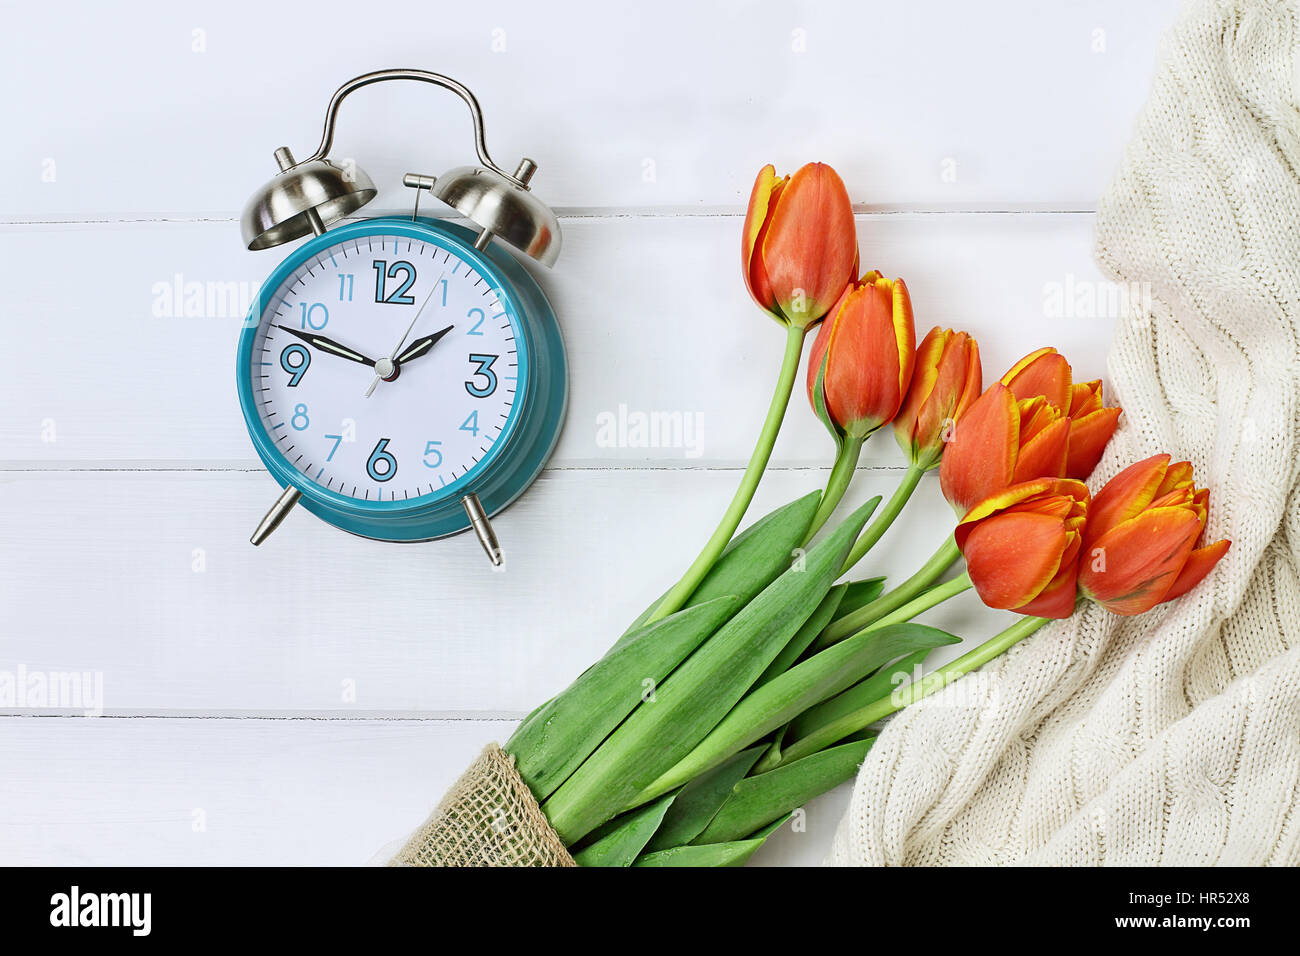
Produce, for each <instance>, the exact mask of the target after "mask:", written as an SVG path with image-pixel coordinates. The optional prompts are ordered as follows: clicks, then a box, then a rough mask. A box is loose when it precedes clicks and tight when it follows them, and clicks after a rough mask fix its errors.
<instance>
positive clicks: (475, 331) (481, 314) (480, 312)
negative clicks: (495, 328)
mask: <svg viewBox="0 0 1300 956" xmlns="http://www.w3.org/2000/svg"><path fill="white" fill-rule="evenodd" d="M443 281H444V282H445V281H446V280H445V279H444V280H443ZM442 304H443V305H446V304H447V303H446V302H443V303H442ZM475 313H477V314H478V321H477V322H475V323H474V325H473V326H472V327H471V328H470V330H469V331H468V332H466V333H465V334H466V335H482V334H483V333H482V332H480V331H479V330H478V327H479V326H480V325H482V324H483V321H484V320H485V319H486V318H487V313H486V312H484V311H483V310H482V309H470V310H469V312H468V313H467V314H466V316H465V318H467V319H472V318H474V315H475Z"/></svg>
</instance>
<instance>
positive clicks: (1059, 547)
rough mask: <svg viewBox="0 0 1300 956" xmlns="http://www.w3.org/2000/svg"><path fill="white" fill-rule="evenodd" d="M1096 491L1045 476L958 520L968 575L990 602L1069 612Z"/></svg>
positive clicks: (1027, 610)
mask: <svg viewBox="0 0 1300 956" xmlns="http://www.w3.org/2000/svg"><path fill="white" fill-rule="evenodd" d="M1087 514H1088V488H1087V486H1086V485H1085V484H1084V483H1083V482H1081V481H1074V480H1073V479H1069V478H1037V479H1035V480H1033V481H1025V482H1020V483H1018V484H1014V485H1011V486H1010V487H1007V488H1004V489H1002V490H1001V491H1000V492H998V493H997V494H995V495H993V496H992V497H989V498H986V499H985V500H983V501H981V502H979V503H978V504H977V505H976V506H975V507H974V508H972V509H971V510H970V513H969V514H967V515H966V517H965V518H963V519H962V521H961V522H960V523H959V524H958V525H957V530H956V531H955V532H954V535H955V537H956V539H957V547H958V548H959V549H961V553H962V554H963V555H964V556H965V558H966V573H967V574H969V575H970V579H971V583H972V584H974V585H975V590H976V591H977V592H979V596H980V599H981V600H982V601H983V602H984V603H985V604H987V605H988V606H989V607H995V608H1001V609H1003V610H1007V611H1017V612H1019V613H1021V614H1033V615H1036V616H1038V617H1052V618H1061V617H1069V616H1070V614H1071V613H1073V611H1074V604H1075V599H1076V596H1077V595H1076V587H1075V581H1076V578H1077V576H1078V571H1079V562H1078V558H1079V551H1080V548H1081V547H1082V544H1083V530H1084V526H1085V520H1086V518H1087Z"/></svg>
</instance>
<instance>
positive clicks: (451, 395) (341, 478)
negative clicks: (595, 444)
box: [251, 235, 524, 502]
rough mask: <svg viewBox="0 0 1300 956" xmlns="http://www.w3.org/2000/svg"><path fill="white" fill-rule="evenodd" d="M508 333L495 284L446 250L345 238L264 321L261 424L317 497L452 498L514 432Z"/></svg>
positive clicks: (397, 240) (513, 348) (275, 300)
mask: <svg viewBox="0 0 1300 956" xmlns="http://www.w3.org/2000/svg"><path fill="white" fill-rule="evenodd" d="M518 322H519V318H518V316H516V315H515V314H514V313H513V311H512V309H511V308H510V306H509V303H508V302H507V301H506V298H505V294H504V293H503V291H502V289H501V287H500V286H499V285H498V283H497V282H496V280H495V279H494V278H492V277H491V276H489V275H486V274H484V273H483V272H482V271H481V270H479V269H477V268H475V267H474V266H473V265H472V264H471V263H470V262H468V261H466V260H464V259H462V258H460V257H459V256H458V255H457V253H456V250H455V249H454V247H450V246H449V245H448V246H443V245H441V244H439V243H436V242H433V241H422V240H420V239H408V238H407V237H405V236H393V235H374V236H368V237H361V238H359V239H347V240H344V241H341V242H339V243H338V244H336V245H333V246H329V247H327V248H325V249H322V250H321V251H320V253H319V254H317V255H316V256H315V257H313V259H311V260H310V261H309V262H307V263H305V264H304V265H302V266H300V267H299V268H298V269H297V270H295V271H294V272H293V273H292V274H291V275H290V276H289V277H288V278H287V279H285V281H284V282H283V283H281V285H280V286H279V288H277V289H276V290H275V291H274V293H273V294H272V295H271V297H270V300H269V302H268V304H267V307H266V309H265V311H264V312H263V313H262V315H261V317H260V323H259V325H258V329H257V332H256V335H255V337H254V341H253V352H252V369H251V371H252V384H253V398H254V401H255V403H256V405H257V409H258V416H259V418H260V419H261V422H262V426H263V428H265V429H266V433H267V435H268V436H269V437H270V439H271V441H272V443H273V444H274V446H275V448H276V450H277V451H279V452H280V454H281V455H282V456H283V457H284V459H285V460H286V461H287V462H288V463H289V464H290V465H291V466H292V467H294V468H295V469H297V470H298V471H299V472H301V473H302V474H303V475H305V476H306V477H307V478H308V479H310V480H311V481H312V482H314V483H316V484H317V485H318V486H320V487H322V488H324V489H326V490H327V491H330V492H333V493H335V494H339V495H342V496H344V497H347V498H354V499H358V500H361V501H384V502H389V501H395V502H402V501H410V500H413V499H416V498H420V497H423V496H428V495H442V494H449V493H451V492H452V491H454V490H455V489H456V488H457V487H459V486H462V485H464V484H465V483H466V481H467V480H468V477H469V476H470V475H471V474H473V473H474V472H475V470H476V469H478V468H480V467H483V466H485V465H486V464H487V463H488V462H489V461H490V460H491V459H492V458H493V457H494V454H495V451H494V450H495V449H496V448H498V447H499V446H500V445H502V444H504V442H505V441H506V440H507V439H508V437H509V435H510V432H511V430H512V429H513V427H514V425H515V419H516V417H517V416H516V414H515V412H516V403H515V399H516V395H517V394H522V392H520V390H519V385H520V382H521V378H522V376H523V374H524V372H523V370H522V368H521V362H520V344H519V343H520V342H521V341H522V335H521V331H520V329H519V326H518ZM372 385H373V391H371V386H372ZM368 392H369V394H367V393H368Z"/></svg>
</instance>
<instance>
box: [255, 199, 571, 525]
mask: <svg viewBox="0 0 1300 956" xmlns="http://www.w3.org/2000/svg"><path fill="white" fill-rule="evenodd" d="M377 235H385V236H394V235H395V236H401V237H403V238H408V239H414V240H416V241H421V242H426V243H431V244H433V245H436V246H438V247H439V248H442V249H444V250H447V251H450V252H451V253H452V254H453V255H455V256H458V257H459V258H461V259H463V260H464V261H466V262H468V263H469V264H470V265H472V266H473V267H474V268H475V269H476V270H478V271H479V273H480V274H481V275H483V276H485V277H486V278H487V279H488V281H490V282H492V283H493V285H494V287H495V289H496V292H497V295H498V298H499V300H500V301H501V303H502V305H503V306H504V307H505V308H506V309H507V310H508V311H509V312H510V314H511V316H512V317H513V319H514V321H515V325H516V327H517V334H516V349H517V352H518V375H517V379H518V380H517V381H516V383H515V386H516V396H517V397H516V401H515V403H514V405H513V406H512V408H511V411H510V417H509V419H508V420H507V422H506V425H505V427H504V428H503V429H502V432H501V436H500V437H499V438H498V439H497V441H496V442H495V443H494V444H493V446H492V448H491V449H490V450H489V451H488V453H487V454H485V455H484V456H483V458H482V459H481V460H479V461H478V462H477V463H475V465H474V466H473V467H472V468H471V469H470V470H469V471H468V472H467V473H466V474H464V475H462V476H460V477H459V478H457V479H455V480H454V481H452V482H450V483H449V484H447V485H445V486H443V487H440V488H438V489H437V490H436V491H435V492H431V493H427V494H424V495H419V496H417V497H414V498H410V499H403V500H400V501H391V500H390V501H379V500H375V501H367V500H363V499H357V498H352V497H348V496H346V495H341V494H339V493H338V492H335V491H332V490H330V489H329V488H326V487H324V486H322V485H320V484H318V483H317V482H316V481H314V480H313V479H312V478H311V477H310V476H309V475H306V474H304V473H303V472H301V471H299V470H298V469H297V468H295V467H293V465H292V464H290V463H289V461H288V460H287V459H286V458H285V457H284V456H283V455H282V454H281V453H280V451H279V449H278V448H276V447H275V443H274V441H273V440H272V438H271V436H270V434H269V432H268V431H267V429H266V426H265V424H264V422H263V420H262V417H261V415H260V413H259V411H258V408H257V402H256V399H255V398H254V393H253V384H252V362H253V347H254V339H255V337H256V334H257V329H258V326H259V325H260V323H261V317H262V315H263V313H264V312H265V311H266V309H267V307H268V305H269V304H270V302H271V300H272V298H273V296H274V295H275V294H276V292H277V290H278V289H279V288H280V286H281V285H282V284H283V283H284V282H285V280H286V279H288V278H289V277H290V276H292V275H293V274H294V273H295V272H297V271H298V270H299V269H301V268H302V266H303V265H306V264H308V263H310V261H311V260H312V259H314V258H320V257H321V256H322V254H323V252H324V250H326V249H328V248H330V247H332V246H336V245H338V244H339V243H341V242H346V241H349V240H355V239H360V238H366V237H372V236H377ZM474 238H475V237H474V233H473V232H471V231H470V230H469V229H466V228H464V227H462V226H458V225H456V224H453V223H448V222H444V221H441V220H435V219H425V218H420V219H415V220H412V219H410V218H406V217H402V218H398V217H389V216H381V217H377V218H374V219H365V220H360V221H357V222H353V223H348V224H346V225H343V226H338V227H336V228H333V229H330V230H328V231H326V232H325V233H323V234H321V235H319V236H316V237H313V238H312V239H309V240H308V241H307V242H305V243H303V244H302V245H301V246H299V247H298V248H297V249H295V250H294V251H293V252H292V253H291V254H290V255H289V256H287V257H286V258H285V259H284V261H282V262H281V263H280V264H279V265H278V266H277V267H276V268H275V270H274V271H272V273H271V274H270V276H268V277H267V279H266V281H265V282H264V283H263V285H262V287H261V289H260V290H259V291H258V295H257V297H256V299H255V300H254V302H253V303H252V305H251V307H250V309H249V313H248V316H247V318H246V319H245V323H244V328H243V330H242V332H241V334H240V339H239V346H238V348H237V350H236V387H237V390H238V392H239V403H240V408H241V411H242V412H243V416H244V424H245V425H246V427H247V428H248V433H249V437H250V439H251V440H252V442H253V446H254V448H255V450H256V451H257V454H258V457H259V458H260V459H261V461H262V463H263V464H264V465H265V466H266V469H267V471H269V472H270V473H271V476H272V477H273V478H274V479H275V480H276V482H277V483H278V484H279V485H280V486H281V487H288V486H289V485H292V486H293V487H295V488H297V489H298V490H299V491H300V492H302V498H301V499H300V502H299V503H300V504H301V505H302V506H303V507H304V508H306V509H307V510H309V511H311V512H313V513H314V514H316V515H317V516H318V517H320V518H322V519H323V520H325V521H327V522H328V523H330V524H333V525H335V526H336V527H339V528H341V529H343V530H344V531H348V532H350V533H352V534H358V535H361V536H363V537H367V538H374V539H377V540H383V541H428V540H433V539H435V538H441V537H446V536H448V535H452V534H457V533H459V532H461V531H464V530H466V529H467V528H468V527H469V520H468V518H467V517H466V514H465V510H464V507H463V505H462V504H461V498H462V497H463V496H464V495H467V494H477V495H478V496H479V498H480V501H482V503H483V507H484V510H485V511H486V512H487V513H488V514H489V515H493V514H496V513H498V512H499V511H501V510H502V509H504V508H505V507H507V506H508V505H509V504H510V503H512V502H513V501H514V500H515V498H517V497H518V496H519V495H520V494H521V493H522V492H523V491H524V489H525V488H527V487H528V485H530V484H531V483H532V482H533V480H534V479H535V478H536V477H537V475H538V473H540V471H541V469H542V466H543V465H544V464H545V463H546V460H547V459H548V458H549V457H550V454H551V451H552V450H553V449H554V446H555V443H556V441H557V440H558V437H559V431H560V428H561V426H562V424H563V417H564V408H565V405H566V403H567V396H568V368H567V361H566V359H565V354H564V344H563V338H562V336H561V334H560V331H559V325H558V323H557V322H556V320H555V314H554V312H553V311H552V309H551V307H550V303H549V302H547V300H546V297H545V295H544V294H543V293H542V291H541V289H540V287H538V285H537V283H536V281H535V280H534V279H533V277H532V276H531V275H530V274H529V273H528V272H527V271H526V270H525V269H524V268H523V267H522V266H521V265H520V264H519V263H518V262H516V261H515V260H514V258H513V257H512V256H510V255H509V253H506V252H503V251H500V250H498V249H495V248H492V247H489V249H488V250H485V251H483V252H480V251H479V250H477V249H475V248H474V245H473V243H474ZM529 432H531V434H527V433H529Z"/></svg>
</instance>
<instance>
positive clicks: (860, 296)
mask: <svg viewBox="0 0 1300 956" xmlns="http://www.w3.org/2000/svg"><path fill="white" fill-rule="evenodd" d="M830 315H831V318H830V319H829V320H828V321H827V322H824V323H823V324H822V327H821V329H819V330H818V332H817V338H816V339H815V340H814V341H813V347H812V352H811V354H810V356H809V359H808V398H809V400H810V401H811V402H812V406H813V411H815V412H816V413H817V415H818V417H819V418H821V419H822V421H823V422H824V423H825V424H826V427H827V428H829V429H830V430H831V433H832V434H834V435H835V436H836V437H837V438H839V437H842V436H845V435H847V436H850V437H852V438H855V439H863V438H865V437H866V436H868V435H870V434H871V433H872V432H874V431H875V430H876V429H877V428H879V427H880V426H881V425H883V424H885V423H886V422H888V421H890V420H891V419H893V417H894V416H895V415H896V414H898V409H899V406H900V405H902V404H903V396H904V394H906V392H907V386H908V384H909V383H910V382H911V380H912V368H913V365H914V364H915V361H916V329H915V326H914V325H913V322H912V300H911V298H910V297H909V296H908V294H907V284H906V283H904V282H903V280H902V279H886V278H884V277H883V276H881V274H880V273H879V272H875V271H872V272H868V273H867V274H866V275H865V276H863V277H862V279H861V281H859V282H855V283H851V284H850V285H849V287H848V288H847V289H845V290H844V294H843V295H842V296H841V297H840V301H839V302H838V303H837V304H836V306H835V309H834V310H833V311H832V312H831V313H830Z"/></svg>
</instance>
